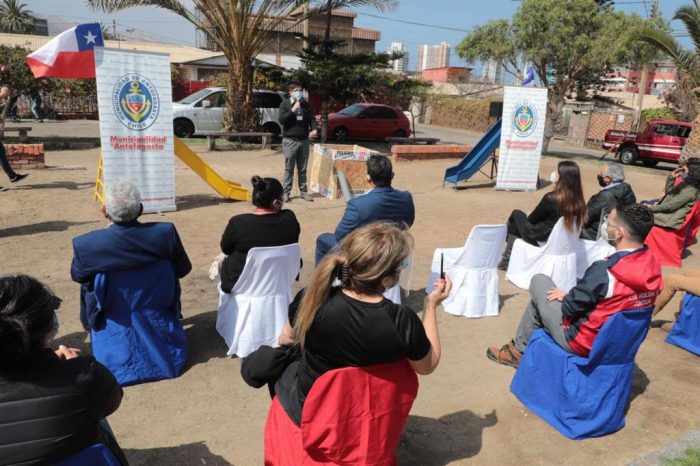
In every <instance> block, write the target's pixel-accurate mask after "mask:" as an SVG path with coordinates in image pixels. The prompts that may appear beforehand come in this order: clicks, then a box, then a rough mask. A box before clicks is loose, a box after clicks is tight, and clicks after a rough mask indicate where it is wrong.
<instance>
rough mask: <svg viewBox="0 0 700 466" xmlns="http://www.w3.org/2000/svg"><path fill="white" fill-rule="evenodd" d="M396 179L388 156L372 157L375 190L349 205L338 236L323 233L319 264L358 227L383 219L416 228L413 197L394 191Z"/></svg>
mask: <svg viewBox="0 0 700 466" xmlns="http://www.w3.org/2000/svg"><path fill="white" fill-rule="evenodd" d="M393 178H394V172H393V171H392V167H391V160H390V159H389V158H388V157H384V156H382V155H371V156H370V157H369V159H367V180H368V181H369V182H370V183H371V184H372V186H374V188H373V189H372V190H371V191H369V192H368V193H367V194H365V195H363V196H360V197H356V198H354V199H352V200H350V202H348V204H347V206H346V207H345V213H344V214H343V219H342V220H341V221H340V224H338V227H337V228H336V229H335V233H322V234H321V235H319V237H318V238H316V265H318V263H319V262H321V259H323V257H324V256H325V255H326V254H327V253H328V252H329V251H330V250H331V249H333V248H334V247H335V245H336V244H338V243H339V242H340V241H341V240H342V239H343V238H345V236H346V235H347V234H348V233H350V232H351V231H353V230H354V229H355V228H359V227H361V226H363V225H366V224H368V223H371V222H376V221H379V220H384V221H391V222H396V223H398V224H402V225H405V226H406V228H408V227H410V226H411V225H413V221H414V220H415V218H416V208H415V206H414V205H413V197H412V196H411V193H409V192H408V191H398V190H396V189H394V188H392V187H391V180H392V179H393Z"/></svg>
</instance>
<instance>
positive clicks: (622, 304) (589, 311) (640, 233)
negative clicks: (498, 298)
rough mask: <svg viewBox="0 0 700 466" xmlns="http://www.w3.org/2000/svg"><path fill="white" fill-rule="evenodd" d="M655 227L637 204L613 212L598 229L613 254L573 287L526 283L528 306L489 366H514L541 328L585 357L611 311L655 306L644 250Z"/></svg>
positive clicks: (653, 276) (650, 264) (656, 279)
mask: <svg viewBox="0 0 700 466" xmlns="http://www.w3.org/2000/svg"><path fill="white" fill-rule="evenodd" d="M653 226H654V215H653V214H652V213H651V211H650V210H649V208H647V207H646V206H643V205H641V204H628V205H625V206H623V207H618V208H616V209H613V210H612V211H611V212H610V214H609V215H608V216H607V218H606V219H605V221H604V224H603V225H602V231H604V233H603V235H604V236H606V235H607V238H608V241H609V242H610V244H612V245H613V246H614V247H615V253H614V254H612V255H611V256H610V257H608V258H607V259H605V260H600V261H597V262H594V263H593V264H592V265H591V266H590V267H589V268H588V270H586V273H585V274H584V276H583V278H582V279H581V280H580V281H579V282H578V284H577V285H576V286H575V287H573V288H572V289H571V290H569V291H568V292H566V291H563V290H560V289H557V288H556V286H555V285H554V282H553V281H552V280H551V279H550V278H549V277H547V276H546V275H542V274H537V275H535V276H534V277H533V278H532V281H531V282H530V303H529V304H528V307H527V309H526V310H525V314H523V317H522V319H521V320H520V325H519V326H518V330H517V332H516V335H515V339H513V340H511V341H510V342H508V343H507V344H505V345H503V346H502V347H500V348H499V347H497V346H492V347H491V348H489V349H488V350H487V351H486V355H487V357H488V358H489V359H491V360H492V361H495V362H497V363H499V364H505V365H508V366H512V367H517V366H518V364H520V360H521V358H522V355H523V353H524V352H525V351H526V349H527V348H526V347H527V343H528V341H529V340H530V335H532V332H534V331H535V330H536V329H538V328H545V329H546V330H547V331H548V332H549V334H550V335H551V336H552V338H553V339H554V341H556V342H557V344H559V346H561V347H562V348H564V349H565V350H566V351H569V352H571V353H574V354H577V355H580V356H584V357H587V356H588V353H589V352H590V350H591V347H592V346H593V341H594V340H595V338H596V336H597V335H598V332H599V331H600V329H601V327H602V326H603V324H605V322H606V321H607V320H608V319H609V318H610V316H612V315H613V314H615V313H616V312H621V311H626V310H632V309H645V308H650V307H653V306H654V302H655V301H656V296H657V295H658V294H659V292H660V291H661V289H662V288H663V280H662V278H661V266H660V265H659V263H658V261H657V259H656V256H654V254H653V253H652V252H651V251H650V250H649V249H648V248H647V247H646V246H645V245H644V239H645V238H646V236H647V234H648V233H649V231H650V230H651V228H652V227H653Z"/></svg>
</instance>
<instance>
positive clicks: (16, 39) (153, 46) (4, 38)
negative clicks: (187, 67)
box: [0, 33, 221, 63]
mask: <svg viewBox="0 0 700 466" xmlns="http://www.w3.org/2000/svg"><path fill="white" fill-rule="evenodd" d="M51 39H52V37H47V36H34V35H28V34H6V33H0V44H3V45H8V46H10V47H12V46H19V47H24V48H26V49H27V50H29V51H30V52H33V51H35V50H36V49H38V48H39V47H41V46H42V45H44V44H46V43H47V42H48V41H49V40H51ZM105 47H109V48H115V49H117V48H121V49H125V50H138V51H141V52H155V53H167V54H168V55H170V62H171V63H185V62H190V61H195V60H203V59H207V58H212V57H216V56H218V55H221V53H220V52H212V51H211V50H204V49H198V48H196V47H189V46H187V45H179V44H163V43H158V42H138V41H129V40H123V41H116V40H106V41H105Z"/></svg>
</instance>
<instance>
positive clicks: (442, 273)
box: [440, 252, 445, 280]
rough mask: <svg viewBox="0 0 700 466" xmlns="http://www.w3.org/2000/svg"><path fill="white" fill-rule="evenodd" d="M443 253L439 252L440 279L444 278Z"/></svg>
mask: <svg viewBox="0 0 700 466" xmlns="http://www.w3.org/2000/svg"><path fill="white" fill-rule="evenodd" d="M444 266H445V254H444V253H442V252H441V253H440V280H444V279H445V267H444Z"/></svg>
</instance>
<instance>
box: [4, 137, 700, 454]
mask: <svg viewBox="0 0 700 466" xmlns="http://www.w3.org/2000/svg"><path fill="white" fill-rule="evenodd" d="M203 156H204V158H205V159H206V160H207V161H208V162H209V163H211V164H212V165H213V166H214V167H215V168H216V169H218V170H219V171H220V172H221V173H222V174H223V175H224V176H226V177H227V178H229V179H231V180H234V181H239V182H243V183H247V181H248V180H250V177H251V175H254V174H258V175H267V176H275V177H281V176H282V158H281V155H280V154H279V153H276V152H273V151H248V152H216V153H204V154H203ZM97 157H98V151H97V150H89V151H77V152H53V153H49V154H48V155H47V163H48V164H50V165H53V166H57V167H63V168H59V169H51V170H41V171H39V170H34V171H32V172H31V176H30V177H29V178H28V179H27V181H26V182H24V183H22V184H21V185H19V186H14V185H13V186H12V189H11V190H9V191H7V192H3V193H0V201H1V206H2V207H1V208H0V248H1V250H2V251H3V257H4V259H3V264H2V272H3V273H18V272H22V273H28V274H32V275H34V276H36V277H37V278H39V279H41V280H43V281H44V282H45V283H47V284H49V285H50V286H51V287H52V288H53V289H54V290H55V291H56V292H57V294H58V295H59V296H61V297H62V298H63V299H64V305H63V307H62V309H61V312H60V321H61V330H60V335H59V338H58V340H57V341H56V342H55V343H56V344H67V345H73V346H78V347H81V348H84V349H85V351H86V352H87V351H89V343H88V341H87V335H86V333H85V332H83V331H82V330H81V326H80V324H79V319H78V309H79V300H78V291H79V289H78V285H76V284H75V283H73V282H71V280H70V275H69V267H70V261H71V254H72V251H71V239H72V238H73V237H75V236H76V235H79V234H81V233H85V232H88V231H91V230H94V229H97V228H103V227H105V226H106V221H105V220H104V219H102V218H101V217H100V216H99V214H98V209H97V205H96V204H95V203H93V200H92V193H93V187H94V178H95V171H96V165H97ZM579 161H580V162H581V164H582V165H581V166H582V172H583V179H584V189H585V194H586V197H588V196H590V195H591V194H593V193H594V192H595V191H596V189H597V183H596V179H595V174H596V172H597V169H598V167H597V163H596V162H595V161H592V160H590V159H579ZM451 163H452V162H449V161H423V162H409V163H401V164H398V165H397V166H395V172H396V178H395V182H394V185H395V186H396V187H397V188H399V189H408V190H410V191H411V192H412V193H413V196H414V199H415V203H416V209H417V215H416V223H415V224H414V225H413V228H412V229H411V231H412V233H413V235H414V236H415V239H416V256H415V262H414V264H413V271H414V278H413V283H412V287H411V288H412V290H411V296H410V297H409V299H408V301H409V304H412V305H413V307H414V308H415V309H418V308H419V306H420V303H421V300H422V296H424V286H425V282H426V280H427V277H428V273H429V267H430V261H431V258H432V254H433V250H434V249H435V248H436V247H456V246H461V245H462V244H463V243H464V241H465V238H466V235H467V234H468V232H469V231H470V229H471V228H472V227H473V226H474V225H477V224H494V223H503V222H504V221H505V219H506V218H507V217H508V214H509V213H510V211H511V209H513V208H521V209H523V210H526V211H528V210H530V209H532V208H533V207H534V206H535V204H536V203H537V202H538V200H539V199H540V197H541V196H542V194H543V192H544V191H543V190H541V191H538V192H530V193H527V192H525V193H523V192H501V191H495V190H494V189H493V188H492V184H491V182H490V181H489V180H488V179H487V178H485V177H483V176H481V175H478V176H477V178H476V179H475V180H474V181H472V182H469V183H467V184H466V185H465V186H468V188H467V189H460V190H453V189H449V188H448V189H442V174H443V173H444V169H445V168H446V167H447V166H449V165H450V164H451ZM556 163H557V160H556V159H549V158H545V159H543V161H542V165H541V170H540V173H541V176H542V177H543V178H545V179H547V178H548V177H549V173H550V172H551V171H552V170H553V169H554V168H555V166H556ZM80 167H84V169H80ZM666 174H667V172H666V171H663V170H658V169H656V170H650V169H645V168H641V167H640V168H635V169H632V170H629V171H628V181H629V182H630V183H631V184H632V185H633V187H634V189H635V191H636V193H637V196H638V198H640V199H649V198H653V197H657V196H658V194H659V191H660V190H661V188H662V186H663V180H664V176H665V175H666ZM176 177H177V194H178V198H177V205H178V211H177V212H173V213H168V214H166V215H163V216H158V215H148V216H145V217H144V218H143V220H144V221H170V222H174V223H175V224H176V225H177V228H178V230H179V232H180V236H181V237H182V240H183V242H184V245H185V248H186V250H187V252H188V254H189V256H190V258H191V260H192V263H193V266H194V269H193V271H192V273H190V275H189V276H187V277H186V278H185V279H184V280H183V281H182V289H183V296H182V299H183V313H184V316H185V320H184V324H185V327H186V331H187V337H188V340H189V344H190V351H191V355H190V365H189V367H188V368H187V370H186V372H185V373H184V374H183V375H182V376H181V377H179V378H178V379H176V380H169V381H162V382H157V383H149V384H144V385H139V386H135V387H128V388H126V389H125V396H124V401H123V403H122V406H121V408H120V409H119V410H118V411H117V412H116V413H115V414H114V415H112V416H111V417H110V418H109V421H110V423H111V425H112V427H113V429H114V431H115V433H116V435H117V437H118V439H119V442H120V444H121V445H122V447H123V448H124V449H125V451H126V454H127V456H128V457H129V459H130V461H131V463H132V464H133V465H229V464H235V465H259V464H262V458H263V426H264V421H265V416H266V413H267V409H268V406H269V403H270V399H269V396H268V394H267V391H266V390H264V389H261V390H254V389H252V388H249V387H248V386H246V385H245V384H244V382H243V381H242V379H241V377H240V375H239V370H240V361H239V360H237V359H231V358H228V357H226V356H225V353H226V348H225V346H224V343H223V341H222V339H221V337H220V336H219V335H218V334H217V333H216V331H215V329H214V323H215V317H216V308H217V293H216V284H215V283H213V282H211V281H210V280H209V278H208V276H207V272H208V270H209V266H210V264H211V262H212V260H213V259H214V257H215V256H216V255H217V253H218V252H219V250H218V245H219V239H220V237H221V234H222V232H223V230H224V227H225V225H226V222H227V221H228V219H229V217H231V216H232V215H235V214H239V213H242V212H248V211H250V210H251V206H250V205H248V204H246V203H241V202H238V203H236V202H228V201H224V200H222V199H220V198H218V197H217V196H216V195H215V193H214V192H213V191H212V190H211V189H210V188H209V186H207V185H206V184H205V183H204V182H203V181H202V180H200V179H199V178H197V177H196V175H195V174H194V173H193V172H191V171H190V170H189V169H188V168H187V167H186V166H184V165H183V164H182V163H180V162H178V163H177V168H176ZM3 181H4V182H3ZM0 184H3V185H6V186H7V185H8V183H7V182H6V180H0ZM545 189H548V188H545ZM288 208H290V209H292V210H293V211H294V212H295V213H296V215H297V217H298V219H299V222H300V224H301V226H302V236H301V246H302V252H303V258H304V262H305V264H312V263H313V253H314V247H315V238H316V236H317V235H318V234H319V233H322V232H324V231H332V230H333V229H334V227H335V225H336V224H337V222H338V220H339V219H340V217H341V216H342V213H343V208H344V204H343V202H342V201H331V200H328V199H323V198H316V201H315V202H313V203H307V202H304V201H302V200H300V199H298V198H297V199H293V202H291V203H290V204H289V205H288ZM691 251H692V255H691V256H690V257H688V258H687V259H686V261H685V264H686V266H690V267H696V268H698V267H700V247H698V246H697V245H696V246H694V247H693V248H691ZM310 271H311V270H310V267H309V266H306V267H304V269H303V270H302V274H301V282H300V283H301V284H305V283H306V282H307V280H308V278H309V275H310ZM666 272H668V270H667V271H666ZM501 297H502V300H503V307H502V310H501V314H500V315H499V316H498V317H493V318H483V319H464V318H458V317H454V316H451V315H448V314H446V313H444V312H440V314H439V320H440V331H441V338H442V341H443V357H442V361H441V364H440V367H439V368H438V369H437V371H436V372H435V373H434V374H433V375H431V376H427V377H422V378H421V380H420V382H421V387H420V391H419V395H418V398H417V400H416V402H415V404H414V406H413V410H412V412H411V416H410V418H409V420H408V424H407V426H406V428H405V431H404V435H403V439H402V441H401V445H400V449H399V460H400V464H402V465H447V464H488V465H492V464H572V465H573V464H625V463H627V462H629V461H631V460H633V459H635V458H638V457H642V456H645V455H647V454H649V453H650V452H652V451H655V450H657V449H659V448H661V447H663V446H664V445H666V444H668V443H670V442H672V441H673V440H675V439H677V438H678V437H680V436H682V435H683V434H684V433H686V432H688V431H691V430H695V429H698V428H700V409H698V408H700V401H698V398H696V395H695V393H696V391H697V390H696V389H697V384H698V381H700V364H698V361H699V360H698V358H697V357H695V356H693V355H691V354H690V353H687V352H685V351H682V350H680V349H678V348H676V347H674V346H671V345H668V344H666V343H664V341H663V340H664V338H665V335H666V334H665V333H664V332H663V331H661V330H660V329H652V330H651V331H650V332H649V336H648V337H647V340H646V341H645V343H644V344H643V345H642V347H641V349H640V351H639V354H638V356H637V364H638V367H637V370H636V372H635V377H634V387H633V397H632V401H631V406H630V408H629V412H628V415H627V426H626V427H625V428H624V429H623V430H621V431H620V432H618V433H616V434H614V435H610V436H607V437H604V438H600V439H593V440H586V441H580V442H576V441H571V440H568V439H566V438H564V437H562V436H561V435H560V434H559V433H557V432H556V431H555V430H553V429H552V428H550V427H549V426H548V425H547V424H546V423H545V422H544V421H542V420H540V419H539V418H538V417H537V416H535V415H534V414H532V413H531V412H529V411H528V410H527V409H526V408H525V407H524V406H522V405H521V404H520V402H518V401H517V399H516V398H515V397H514V396H513V395H512V394H511V393H510V391H509V383H510V380H511V378H512V376H513V370H512V369H511V368H508V367H504V366H499V365H496V364H494V363H492V362H490V361H488V360H487V359H486V356H485V350H486V348H487V347H488V346H489V345H492V344H502V343H504V342H506V341H507V340H508V339H509V338H511V337H512V336H513V334H514V331H515V327H516V325H517V322H518V320H519V318H520V315H521V313H522V311H523V309H524V307H525V303H526V299H527V297H526V293H525V292H524V291H522V290H519V289H517V288H515V287H514V286H512V285H511V284H510V283H508V282H506V281H505V279H502V280H501ZM416 304H417V306H416ZM675 308H676V302H674V303H672V304H671V305H670V306H669V307H668V308H667V310H666V311H665V312H664V314H665V316H672V312H673V311H674V310H675ZM664 314H662V315H661V317H665V316H664Z"/></svg>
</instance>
